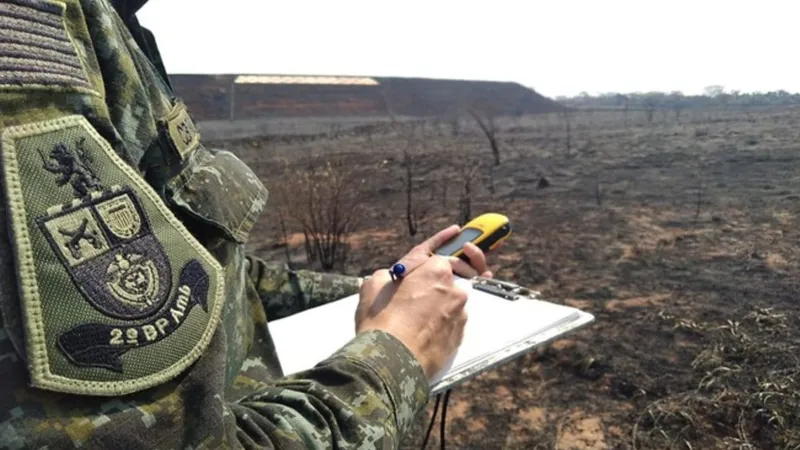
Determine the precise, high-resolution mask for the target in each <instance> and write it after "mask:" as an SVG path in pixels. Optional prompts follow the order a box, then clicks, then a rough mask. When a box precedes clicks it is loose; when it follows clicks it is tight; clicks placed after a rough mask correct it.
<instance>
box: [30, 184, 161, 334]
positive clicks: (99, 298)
mask: <svg viewBox="0 0 800 450" xmlns="http://www.w3.org/2000/svg"><path fill="white" fill-rule="evenodd" d="M76 203H77V202H76ZM142 216H143V214H142V212H141V206H140V205H139V200H138V199H137V198H136V197H135V196H134V195H133V193H132V192H131V191H130V189H128V188H116V189H115V190H113V191H111V192H110V193H105V194H102V195H95V196H91V197H89V198H88V199H84V200H82V201H81V202H80V203H77V204H75V203H73V204H71V205H69V207H65V208H62V209H60V210H58V211H57V212H55V213H54V214H52V215H48V216H45V217H43V218H41V219H40V220H39V223H40V227H41V228H42V231H43V232H44V233H45V235H46V236H47V238H48V240H49V241H50V245H51V246H52V247H53V249H55V250H56V252H57V253H58V256H59V257H60V258H61V260H62V262H63V263H64V266H65V267H66V268H67V270H68V271H69V274H70V275H71V276H72V279H73V280H74V281H75V284H77V285H78V286H79V287H80V288H81V290H82V291H83V292H84V294H85V296H86V299H87V301H88V302H89V303H91V304H92V306H94V307H95V308H97V309H98V310H99V311H101V312H102V313H104V314H107V315H109V316H111V317H116V318H119V319H127V320H130V319H140V318H143V317H147V316H149V315H151V314H153V313H154V312H155V311H156V310H158V309H159V308H160V307H161V306H162V305H163V304H164V302H165V301H166V300H167V297H168V295H167V294H168V293H169V291H170V289H171V287H172V280H171V277H172V274H171V273H172V270H171V267H170V263H169V259H168V258H167V255H166V254H165V253H164V250H163V249H162V247H161V244H160V243H159V242H158V240H157V239H156V238H155V236H153V234H152V233H151V230H150V227H149V226H148V225H147V223H146V221H144V220H143V219H142Z"/></svg>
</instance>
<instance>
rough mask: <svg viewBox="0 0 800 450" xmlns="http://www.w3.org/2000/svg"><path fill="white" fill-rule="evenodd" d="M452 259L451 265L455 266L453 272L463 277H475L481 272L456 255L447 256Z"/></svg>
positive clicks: (449, 259)
mask: <svg viewBox="0 0 800 450" xmlns="http://www.w3.org/2000/svg"><path fill="white" fill-rule="evenodd" d="M447 259H448V261H450V266H452V268H453V272H454V273H455V274H456V275H458V276H460V277H462V278H473V277H477V276H478V274H479V273H480V272H478V271H477V270H475V268H474V267H472V266H470V265H469V264H468V263H467V262H465V261H464V260H462V259H460V258H457V257H455V256H451V257H449V258H447Z"/></svg>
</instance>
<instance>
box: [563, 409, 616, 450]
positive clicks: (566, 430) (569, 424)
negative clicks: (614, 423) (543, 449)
mask: <svg viewBox="0 0 800 450" xmlns="http://www.w3.org/2000/svg"><path fill="white" fill-rule="evenodd" d="M555 448H556V450H603V449H606V448H608V445H607V444H606V441H605V433H604V432H603V422H602V420H600V418H599V417H587V416H586V415H585V414H584V413H579V412H577V413H573V414H572V415H570V416H569V417H567V419H566V420H565V421H564V424H563V425H562V426H561V430H560V432H559V434H558V439H557V440H556V446H555Z"/></svg>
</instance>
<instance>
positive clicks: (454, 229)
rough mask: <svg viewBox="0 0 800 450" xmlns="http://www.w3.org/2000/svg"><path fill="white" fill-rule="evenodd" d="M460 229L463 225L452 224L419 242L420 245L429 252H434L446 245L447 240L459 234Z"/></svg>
mask: <svg viewBox="0 0 800 450" xmlns="http://www.w3.org/2000/svg"><path fill="white" fill-rule="evenodd" d="M460 231H461V227H459V226H458V225H450V226H449V227H447V228H445V229H443V230H442V231H440V232H438V233H436V234H434V235H433V236H431V237H430V238H428V239H427V240H426V241H425V242H423V243H421V244H419V245H418V247H421V248H422V249H423V250H425V251H426V252H428V253H433V251H434V250H436V249H437V248H439V247H441V246H442V245H444V243H445V242H447V241H449V240H450V239H452V238H453V237H455V236H456V235H458V233H459V232H460Z"/></svg>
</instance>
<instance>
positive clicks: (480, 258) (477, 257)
mask: <svg viewBox="0 0 800 450" xmlns="http://www.w3.org/2000/svg"><path fill="white" fill-rule="evenodd" d="M464 255H465V256H466V257H467V258H469V264H470V265H471V266H472V268H473V269H474V270H475V271H476V272H477V273H484V272H486V271H487V270H489V267H488V265H487V263H486V255H485V254H484V253H483V250H481V249H479V248H478V246H477V245H475V244H473V243H472V242H467V243H466V244H464Z"/></svg>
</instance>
